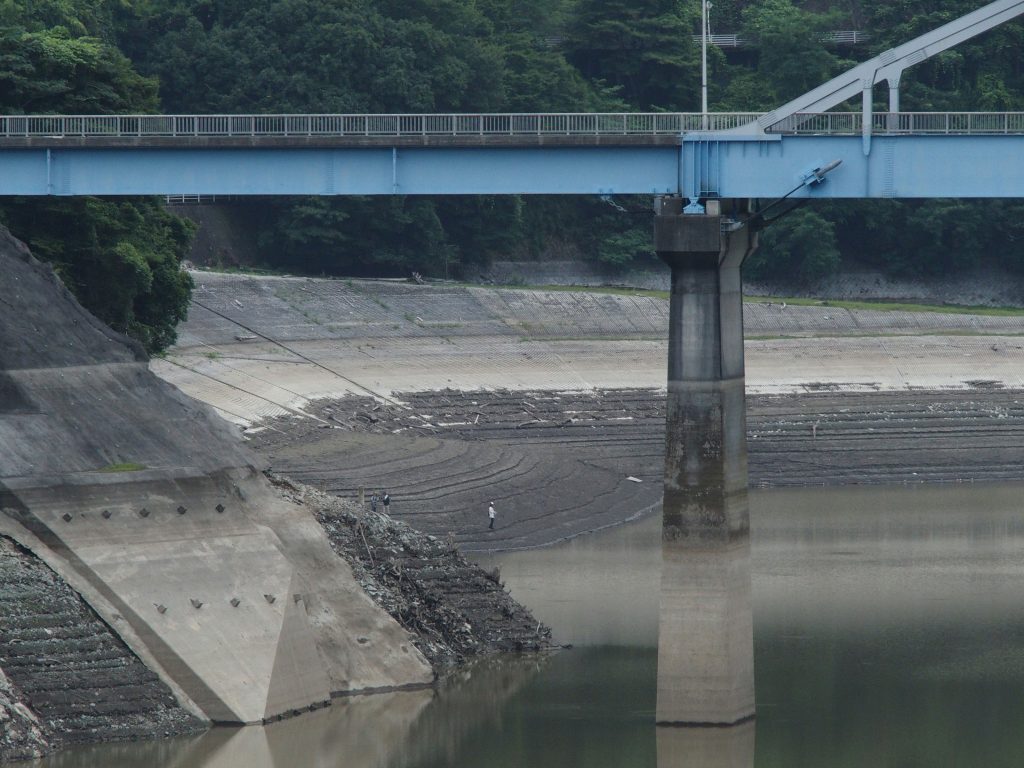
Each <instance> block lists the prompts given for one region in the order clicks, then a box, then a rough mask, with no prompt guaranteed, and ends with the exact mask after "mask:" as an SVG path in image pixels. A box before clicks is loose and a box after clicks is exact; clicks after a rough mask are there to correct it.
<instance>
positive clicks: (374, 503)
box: [370, 491, 379, 512]
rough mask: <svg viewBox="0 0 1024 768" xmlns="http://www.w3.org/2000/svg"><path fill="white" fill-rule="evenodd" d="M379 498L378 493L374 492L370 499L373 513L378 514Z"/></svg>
mask: <svg viewBox="0 0 1024 768" xmlns="http://www.w3.org/2000/svg"><path fill="white" fill-rule="evenodd" d="M378 498H379V497H378V496H377V492H376V491H374V492H373V496H371V497H370V511H371V512H376V511H377V499H378Z"/></svg>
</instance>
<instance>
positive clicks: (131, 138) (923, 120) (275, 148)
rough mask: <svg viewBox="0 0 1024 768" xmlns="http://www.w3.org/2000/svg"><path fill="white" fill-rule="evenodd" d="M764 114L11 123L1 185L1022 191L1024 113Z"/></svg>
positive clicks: (245, 190)
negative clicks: (753, 127)
mask: <svg viewBox="0 0 1024 768" xmlns="http://www.w3.org/2000/svg"><path fill="white" fill-rule="evenodd" d="M757 118H758V116H757V115H747V114H744V115H735V114H729V115H722V114H710V115H700V114H675V113H673V114H657V115H651V114H614V115H608V114H600V115H598V114H579V115H278V116H242V115H234V116H209V115H206V116H181V115H177V116H162V115H147V116H38V117H37V116H32V117H6V118H0V170H2V172H0V194H2V195H100V196H115V195H180V194H190V195H192V194H200V195H395V194H400V195H464V194H495V195H500V194H526V195H530V194H556V195H575V194H598V195H612V194H670V195H682V196H684V197H700V198H716V197H721V198H751V197H757V198H777V197H783V196H786V195H790V196H792V197H820V198H886V197H890V198H927V197H965V198H967V197H972V198H979V197H1024V173H1022V171H1024V114H1021V113H999V114H989V113H941V114H930V113H899V114H885V113H883V114H875V115H873V116H871V117H870V118H869V119H871V120H872V122H873V137H874V142H873V144H872V146H871V148H870V151H867V152H865V151H864V144H863V141H862V128H863V126H862V122H863V119H864V118H863V117H862V115H861V114H860V113H835V112H832V113H823V114H813V115H812V114H796V115H792V116H790V117H788V118H787V119H786V120H785V121H783V122H781V123H779V124H778V125H776V126H773V127H772V128H771V129H770V132H761V133H749V132H746V131H744V130H743V128H744V126H745V125H749V124H751V123H754V122H756V120H757ZM704 127H707V128H708V129H709V130H701V128H704ZM836 160H840V161H842V162H841V164H840V165H839V166H838V167H837V168H836V169H835V170H833V171H832V172H831V173H829V174H828V176H827V177H826V178H825V179H824V181H821V180H820V179H819V178H817V177H815V176H814V175H813V173H812V172H813V171H814V169H816V168H822V167H824V166H826V165H828V164H830V163H833V162H834V161H836ZM809 178H810V179H811V180H812V181H811V182H809V183H805V182H806V180H807V179H809Z"/></svg>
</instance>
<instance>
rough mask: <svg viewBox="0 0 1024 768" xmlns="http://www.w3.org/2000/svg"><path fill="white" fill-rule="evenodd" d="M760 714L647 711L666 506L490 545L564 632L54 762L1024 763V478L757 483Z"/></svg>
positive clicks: (375, 767)
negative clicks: (702, 722) (551, 642)
mask: <svg viewBox="0 0 1024 768" xmlns="http://www.w3.org/2000/svg"><path fill="white" fill-rule="evenodd" d="M751 521H752V559H753V606H754V628H755V641H754V645H755V664H756V678H757V706H758V713H757V720H756V722H755V723H753V724H750V725H748V726H746V727H744V728H740V729H725V730H721V729H703V730H700V731H683V730H679V729H665V728H656V727H655V726H654V725H653V717H654V705H655V702H654V693H655V673H656V670H655V663H656V658H657V654H656V648H655V643H656V639H657V612H658V606H657V585H658V577H659V575H658V568H659V552H660V542H659V527H658V521H657V520H656V519H646V520H642V521H640V522H638V523H634V524H631V525H628V526H624V527H620V528H617V529H613V530H608V531H605V532H602V533H599V534H595V535H592V536H585V537H581V538H578V539H575V540H573V541H570V542H568V543H565V544H562V545H559V546H555V547H550V548H545V549H538V550H530V551H523V552H516V553H509V554H505V555H501V556H494V557H490V558H488V559H487V560H486V562H485V564H486V565H487V566H488V567H491V566H494V565H497V566H499V567H500V568H501V571H502V576H503V578H504V580H505V582H506V583H507V584H508V586H509V587H510V588H511V590H512V593H513V595H515V596H516V597H517V598H518V599H519V600H521V601H522V602H524V603H525V604H526V605H528V606H529V607H530V608H531V609H532V610H533V611H534V612H535V614H536V615H537V618H538V619H541V620H543V621H545V622H547V623H549V624H550V625H551V626H552V627H553V628H554V630H555V632H556V635H557V636H558V638H559V639H560V640H561V641H562V642H565V643H572V644H573V646H574V647H573V648H572V649H571V650H567V651H563V652H561V653H558V654H555V655H553V656H549V657H547V658H542V659H535V658H534V659H531V658H524V659H516V658H511V659H497V660H493V661H490V662H488V663H485V664H481V665H477V666H475V667H472V668H470V669H467V670H464V671H462V672H460V673H459V674H457V675H456V676H455V677H454V678H453V679H451V680H449V681H447V682H446V684H445V685H444V686H442V687H441V688H440V689H439V690H438V691H436V692H434V691H419V692H410V693H392V694H384V695H379V696H367V697H355V698H351V699H341V700H337V701H336V702H335V704H334V706H333V707H331V708H330V709H326V710H320V711H317V712H313V713H310V714H307V715H303V716H301V717H297V718H294V719H292V720H288V721H284V722H280V723H274V724H271V725H268V726H265V727H250V728H234V729H227V728H217V729H213V730H212V731H210V732H209V733H207V734H205V735H203V736H200V737H195V738H183V739H174V740H166V741H160V742H150V743H136V744H126V745H125V744H122V745H105V746H99V747H92V748H88V749H78V750H69V751H66V752H63V753H60V754H58V755H55V756H53V757H51V758H50V759H48V760H46V761H44V762H43V763H41V765H44V766H46V767H47V768H56V767H57V766H61V767H62V768H63V767H65V766H66V767H68V768H71V767H72V766H74V767H75V768H82V767H83V766H112V767H117V768H120V767H123V768H129V767H131V768H136V767H141V766H147V767H149V766H175V767H177V766H188V767H189V768H191V767H193V766H197V767H200V766H201V767H202V768H213V767H214V766H216V767H217V768H220V767H221V766H223V768H293V767H295V768H306V767H308V768H313V767H314V766H315V767H316V768H327V767H332V768H333V767H334V766H338V768H342V767H344V768H414V767H415V768H420V767H424V768H425V767H428V766H429V767H431V768H432V767H434V766H438V767H440V766H456V767H457V768H471V767H475V766H497V767H499V768H502V767H504V766H509V767H511V766H542V767H546V766H551V767H552V768H554V767H555V766H558V767H559V768H562V767H563V766H595V767H597V768H603V767H605V766H608V767H609V768H611V767H612V766H616V767H619V766H637V767H638V768H646V767H652V768H653V767H655V766H656V767H657V768H682V766H686V768H694V767H696V768H724V767H725V766H728V767H729V768H755V767H756V768H769V767H771V766H828V767H829V768H840V767H842V768H845V766H851V767H852V766H929V767H932V766H973V765H984V766H1017V765H1020V764H1022V763H1024V729H1022V728H1021V725H1022V724H1024V695H1022V693H1024V484H1021V485H998V486H993V485H986V486H981V485H979V486H931V487H925V486H919V487H908V488H865V489H860V488H845V489H813V490H775V491H763V492H755V493H753V494H752V496H751Z"/></svg>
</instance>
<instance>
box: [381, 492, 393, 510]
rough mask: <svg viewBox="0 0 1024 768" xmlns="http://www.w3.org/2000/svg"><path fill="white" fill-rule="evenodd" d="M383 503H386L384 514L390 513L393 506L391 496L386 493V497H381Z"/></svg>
mask: <svg viewBox="0 0 1024 768" xmlns="http://www.w3.org/2000/svg"><path fill="white" fill-rule="evenodd" d="M381 501H383V502H384V514H385V515H386V514H387V513H388V508H389V507H390V506H391V494H390V493H388V492H387V491H384V496H383V497H381Z"/></svg>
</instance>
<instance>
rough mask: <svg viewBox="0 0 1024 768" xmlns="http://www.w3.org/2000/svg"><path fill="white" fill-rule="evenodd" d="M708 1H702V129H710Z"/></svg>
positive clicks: (709, 4) (709, 5)
mask: <svg viewBox="0 0 1024 768" xmlns="http://www.w3.org/2000/svg"><path fill="white" fill-rule="evenodd" d="M710 7H711V3H709V2H708V0H700V113H701V127H702V128H703V129H704V130H705V131H706V130H707V129H708V8H710Z"/></svg>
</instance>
